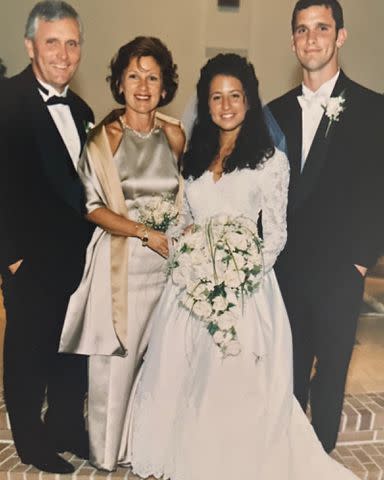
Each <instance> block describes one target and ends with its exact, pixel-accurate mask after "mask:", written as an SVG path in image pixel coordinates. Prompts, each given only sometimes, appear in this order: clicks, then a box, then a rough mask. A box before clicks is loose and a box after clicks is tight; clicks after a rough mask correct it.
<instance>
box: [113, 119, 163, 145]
mask: <svg viewBox="0 0 384 480" xmlns="http://www.w3.org/2000/svg"><path fill="white" fill-rule="evenodd" d="M119 119H120V123H121V125H122V127H123V128H124V129H126V130H130V131H131V132H132V133H133V134H134V135H136V137H138V138H141V139H143V140H145V139H146V138H149V137H150V136H151V135H152V133H153V132H154V131H155V130H156V129H157V125H156V124H155V125H153V127H152V128H151V130H149V132H145V133H144V132H139V131H138V130H135V129H134V128H132V127H131V126H130V125H128V124H127V122H126V121H125V118H124V116H123V115H121V116H120V117H119Z"/></svg>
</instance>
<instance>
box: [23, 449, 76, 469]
mask: <svg viewBox="0 0 384 480" xmlns="http://www.w3.org/2000/svg"><path fill="white" fill-rule="evenodd" d="M21 461H22V462H23V463H26V464H28V465H33V466H34V467H36V468H37V469H38V470H42V471H43V472H49V473H64V474H65V473H73V472H74V471H75V467H74V466H73V465H72V464H71V463H69V462H67V461H66V460H64V458H61V457H60V455H56V453H50V454H48V455H46V456H44V457H41V458H40V457H39V458H28V457H27V458H24V457H23V458H21Z"/></svg>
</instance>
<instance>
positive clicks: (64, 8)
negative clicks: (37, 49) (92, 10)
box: [24, 0, 83, 41]
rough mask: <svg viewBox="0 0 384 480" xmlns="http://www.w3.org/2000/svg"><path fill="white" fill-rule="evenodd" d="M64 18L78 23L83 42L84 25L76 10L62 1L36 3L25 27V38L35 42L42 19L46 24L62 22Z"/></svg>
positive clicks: (49, 0)
mask: <svg viewBox="0 0 384 480" xmlns="http://www.w3.org/2000/svg"><path fill="white" fill-rule="evenodd" d="M63 18H73V19H74V20H76V21H77V23H78V25H79V30H80V40H81V41H82V40H83V25H82V23H81V19H80V16H79V14H78V13H77V12H76V10H75V9H74V8H73V7H72V6H71V5H69V4H68V3H67V2H63V1H62V0H44V1H42V2H39V3H36V5H35V6H34V7H33V8H32V10H31V12H30V14H29V15H28V19H27V23H26V25H25V33H24V37H25V38H28V39H30V40H33V39H34V38H35V35H36V31H37V25H38V21H39V20H40V19H43V20H45V21H46V22H53V21H55V20H62V19H63Z"/></svg>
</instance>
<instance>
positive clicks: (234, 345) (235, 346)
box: [225, 340, 241, 356]
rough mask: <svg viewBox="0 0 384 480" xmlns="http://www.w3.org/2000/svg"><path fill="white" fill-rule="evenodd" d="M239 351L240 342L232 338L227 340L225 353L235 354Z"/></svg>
mask: <svg viewBox="0 0 384 480" xmlns="http://www.w3.org/2000/svg"><path fill="white" fill-rule="evenodd" d="M240 352H241V346H240V343H239V342H238V341H237V340H232V341H231V342H229V343H228V344H227V346H226V349H225V355H233V356H236V355H238V354H239V353H240Z"/></svg>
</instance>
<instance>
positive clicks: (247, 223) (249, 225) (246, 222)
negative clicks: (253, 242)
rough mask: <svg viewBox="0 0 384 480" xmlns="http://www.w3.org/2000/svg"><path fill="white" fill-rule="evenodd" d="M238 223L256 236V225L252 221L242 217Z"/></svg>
mask: <svg viewBox="0 0 384 480" xmlns="http://www.w3.org/2000/svg"><path fill="white" fill-rule="evenodd" d="M240 223H241V224H242V225H244V227H245V228H247V229H248V230H250V231H251V232H252V233H253V234H254V235H257V225H256V223H255V222H254V221H253V220H251V219H250V218H248V217H242V218H241V220H240Z"/></svg>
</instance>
